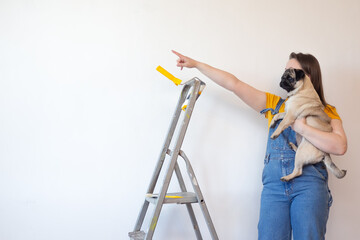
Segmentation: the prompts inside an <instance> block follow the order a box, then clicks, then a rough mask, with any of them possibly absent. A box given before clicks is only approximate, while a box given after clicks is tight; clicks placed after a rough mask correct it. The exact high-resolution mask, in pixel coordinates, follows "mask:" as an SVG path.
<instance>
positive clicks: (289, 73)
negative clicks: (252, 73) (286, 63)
mask: <svg viewBox="0 0 360 240" xmlns="http://www.w3.org/2000/svg"><path fill="white" fill-rule="evenodd" d="M280 87H282V88H283V89H285V90H286V91H287V92H288V100H287V101H286V102H285V112H283V113H278V114H276V115H275V116H274V117H273V119H272V121H271V123H270V127H274V126H275V123H276V121H278V120H280V119H283V120H282V121H281V122H280V124H279V126H278V127H277V129H276V130H275V131H274V133H273V134H272V135H271V138H272V139H275V138H277V137H278V136H279V135H280V134H281V132H282V131H283V130H285V129H286V128H287V127H289V126H291V125H292V124H293V123H294V122H295V120H296V119H300V118H305V119H306V124H308V125H309V126H312V127H314V128H317V129H319V130H321V131H326V132H331V131H332V127H331V125H330V121H331V118H330V117H329V116H328V115H327V114H326V113H325V112H324V105H323V104H322V102H321V100H320V98H319V95H318V94H317V92H316V91H315V89H314V86H313V84H312V82H311V80H310V78H309V77H308V76H307V75H305V73H304V71H303V70H301V69H292V68H291V69H287V70H286V71H285V73H284V74H283V76H282V77H281V82H280ZM296 142H297V146H298V147H296V145H295V144H294V143H289V144H290V146H291V147H292V149H293V150H294V151H295V152H296V155H295V164H294V170H293V172H292V173H291V174H289V175H287V176H285V177H282V178H281V180H282V181H285V182H287V181H290V180H291V179H293V178H295V177H298V176H300V175H301V174H302V167H303V166H304V165H306V164H315V163H318V162H321V161H324V163H325V165H326V166H327V167H328V168H329V169H330V170H331V172H332V173H333V174H334V175H335V176H336V177H337V178H343V177H344V176H345V175H346V170H340V169H339V168H338V167H337V166H336V165H335V164H334V163H333V162H332V160H331V158H330V154H328V153H325V152H323V151H321V150H319V149H318V148H316V147H315V146H314V145H312V144H311V143H310V142H309V141H307V140H306V139H305V138H304V137H302V136H301V135H300V134H296Z"/></svg>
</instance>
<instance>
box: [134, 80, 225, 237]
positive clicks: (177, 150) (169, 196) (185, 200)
mask: <svg viewBox="0 0 360 240" xmlns="http://www.w3.org/2000/svg"><path fill="white" fill-rule="evenodd" d="M183 85H184V87H183V89H182V91H181V94H180V98H179V100H178V103H177V106H176V110H175V113H174V116H173V119H172V122H171V125H170V128H169V130H168V134H167V137H166V140H165V143H164V146H163V148H162V151H161V154H160V157H159V160H158V162H157V165H156V168H155V171H154V173H153V176H152V179H151V182H150V185H149V187H148V190H147V194H146V196H145V200H144V203H143V205H142V208H141V210H140V213H139V216H138V218H137V221H136V224H135V227H134V230H133V232H129V237H130V239H132V240H143V239H146V240H149V239H152V238H153V235H154V231H155V228H156V225H157V222H158V219H159V215H160V212H161V208H162V206H163V204H170V203H176V204H185V205H186V208H187V210H188V213H189V215H190V219H191V222H192V225H193V228H194V230H195V234H196V238H197V239H202V236H201V233H200V229H199V226H198V223H197V220H196V217H195V213H194V210H193V208H192V205H191V204H194V203H198V204H199V206H200V209H201V211H202V213H203V215H204V218H205V221H206V224H207V227H208V229H209V232H210V235H211V238H212V239H213V240H218V239H219V238H218V236H217V234H216V231H215V228H214V225H213V222H212V220H211V218H210V214H209V211H208V208H207V206H206V203H205V200H204V197H203V195H202V193H201V191H200V187H199V184H198V182H197V180H196V177H195V173H194V171H193V169H192V167H191V164H190V161H189V159H188V157H187V156H186V155H185V153H184V151H182V150H181V145H182V143H183V139H184V137H185V133H186V129H187V127H188V124H189V121H190V117H191V114H192V111H193V109H194V105H195V102H196V100H197V99H198V97H199V96H200V94H201V91H202V89H203V88H204V87H205V83H204V82H202V81H201V80H200V79H198V78H193V79H191V80H189V81H188V82H186V83H184V84H183ZM180 116H182V121H180V122H179V118H180ZM178 122H179V124H180V128H179V130H178V134H177V136H176V138H175V139H174V140H175V142H174V144H173V145H172V146H171V149H170V148H169V147H170V143H171V140H172V138H173V135H174V132H175V129H176V127H177V125H178ZM166 155H169V157H170V162H169V165H168V168H167V170H166V172H165V176H164V180H163V183H162V185H161V188H160V192H159V193H158V194H155V193H154V189H155V186H156V182H157V181H158V178H159V175H160V172H161V169H162V167H163V164H164V162H165V157H166ZM178 156H180V157H181V158H182V159H183V160H184V161H185V164H186V170H187V173H188V175H189V178H190V182H191V184H192V186H193V189H194V192H188V191H187V189H186V186H185V182H184V179H183V177H182V174H181V171H180V168H179V165H178V162H177V160H178ZM174 171H175V173H176V176H177V179H178V181H179V184H180V189H181V192H178V193H168V192H167V191H168V187H169V184H170V180H171V177H172V174H173V172H174ZM150 203H152V204H154V205H155V209H154V212H153V214H152V218H151V221H150V225H149V227H148V231H147V233H145V232H144V231H142V230H141V226H142V224H143V221H144V218H145V216H146V212H147V210H148V207H149V204H150Z"/></svg>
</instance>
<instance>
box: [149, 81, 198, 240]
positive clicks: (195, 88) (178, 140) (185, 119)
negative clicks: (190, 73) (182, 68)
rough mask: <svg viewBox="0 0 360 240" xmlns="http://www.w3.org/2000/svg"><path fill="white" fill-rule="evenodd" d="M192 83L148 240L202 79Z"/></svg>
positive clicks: (155, 222)
mask: <svg viewBox="0 0 360 240" xmlns="http://www.w3.org/2000/svg"><path fill="white" fill-rule="evenodd" d="M191 85H193V88H192V93H191V97H190V101H189V106H188V107H187V108H186V110H185V116H184V117H183V121H182V123H181V128H180V131H179V133H178V136H177V137H176V142H175V147H174V150H172V151H171V153H172V155H171V158H170V164H169V166H168V169H167V170H166V176H165V178H164V182H163V185H162V187H161V191H160V193H159V197H158V199H157V203H156V207H155V210H154V213H153V217H152V220H151V223H150V227H149V231H148V233H147V234H146V239H147V240H150V239H152V237H153V234H154V231H155V228H156V224H157V221H158V218H159V215H160V212H161V208H162V205H163V203H164V199H165V195H166V193H167V190H168V188H169V184H170V180H171V177H172V174H173V172H174V168H175V163H176V161H177V158H178V155H179V151H180V148H181V145H182V142H183V140H184V137H185V133H186V130H187V126H188V124H189V121H190V117H191V114H192V110H193V108H194V105H195V101H196V97H197V95H198V94H199V89H200V81H192V82H191ZM191 85H190V84H189V85H185V87H186V86H189V87H190V86H191ZM185 87H184V88H185ZM190 89H191V88H190ZM185 96H186V94H185ZM165 153H166V152H165Z"/></svg>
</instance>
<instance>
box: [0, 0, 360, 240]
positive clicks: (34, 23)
mask: <svg viewBox="0 0 360 240" xmlns="http://www.w3.org/2000/svg"><path fill="white" fill-rule="evenodd" d="M359 24H360V2H359V1H357V0H344V1H335V0H331V1H330V0H326V1H325V0H319V1H312V0H302V1H297V0H290V1H289V0H286V1H285V0H279V1H267V0H256V1H254V0H241V1H238V0H237V1H235V0H221V1H219V0H218V1H215V0H201V1H197V0H192V1H190V0H183V1H165V0H153V1H145V0H142V1H130V0H129V1H124V0H117V1H116V0H101V1H100V0H93V1H85V0H66V1H54V0H53V1H49V0H43V1H41V0H33V1H31V0H22V1H21V0H1V1H0V239H1V240H49V239H51V240H58V239H59V240H60V239H61V240H63V239H68V240H75V239H76V240H78V239H86V240H97V239H109V240H112V239H114V240H115V239H127V233H128V232H129V231H131V230H132V229H133V227H134V224H135V221H136V218H137V215H138V212H139V210H140V207H141V204H142V202H143V197H144V194H145V193H146V189H147V187H148V184H149V181H150V177H151V175H152V172H153V169H154V167H155V163H156V161H157V158H158V155H159V153H160V150H161V146H162V144H163V141H164V139H165V135H166V132H167V129H168V126H169V124H170V120H171V117H172V114H173V111H174V107H175V104H176V102H177V99H178V95H179V93H180V90H181V89H180V87H176V86H175V85H173V84H172V83H171V82H170V81H169V80H167V79H166V78H164V77H163V76H162V75H160V74H159V73H158V72H157V71H156V70H155V68H156V67H157V66H158V65H162V66H163V67H164V68H165V69H167V70H168V71H170V72H171V73H173V74H174V75H175V76H177V77H179V78H181V79H183V80H188V79H190V78H192V77H194V76H197V77H199V78H201V79H202V80H203V81H205V82H206V83H207V87H206V88H205V91H204V93H203V94H202V96H201V97H200V98H199V100H198V102H197V104H196V106H195V111H194V113H193V117H192V119H191V122H190V126H189V128H188V133H187V135H186V138H185V141H184V144H183V147H182V149H183V150H184V151H185V152H186V153H187V155H188V157H189V158H190V160H191V162H192V164H193V167H194V170H195V172H196V174H197V177H198V181H199V183H200V187H201V188H202V190H203V194H204V197H205V200H206V202H207V204H208V207H209V211H210V214H211V216H212V219H213V221H214V224H215V227H216V230H217V232H218V235H219V237H220V239H229V240H233V239H240V240H250V239H256V238H257V221H258V215H259V202H260V193H261V188H262V184H261V173H262V167H263V157H264V153H265V147H266V138H267V121H266V119H264V118H263V117H262V116H261V115H260V114H259V113H257V112H254V111H253V110H252V109H250V108H249V107H248V106H246V105H245V104H244V103H243V102H241V101H240V100H239V99H237V98H236V96H235V95H233V94H231V93H230V92H228V91H226V90H224V89H222V88H220V87H219V86H217V85H216V84H214V83H213V82H211V81H210V80H209V79H207V78H206V77H204V76H203V75H201V74H200V73H199V72H197V71H196V70H194V69H185V70H183V71H180V70H179V69H177V68H176V66H175V64H176V59H177V58H176V56H175V55H173V54H172V53H171V52H170V50H171V49H175V50H178V51H179V52H181V53H184V54H186V55H189V56H191V57H193V58H196V59H198V60H200V61H203V62H206V63H209V64H211V65H213V66H215V67H218V68H221V69H224V70H227V71H229V72H231V73H233V74H234V75H236V76H237V77H239V78H240V79H242V80H244V81H245V82H247V83H249V84H251V85H253V86H254V87H257V88H259V89H261V90H264V91H269V92H273V93H276V94H279V95H281V96H285V92H284V91H283V90H281V89H280V87H279V86H278V83H279V80H280V76H281V75H282V73H283V70H284V68H285V64H286V61H287V59H288V55H289V54H290V52H292V51H296V52H298V51H301V52H305V53H312V54H314V55H315V56H316V57H317V58H318V60H319V61H320V64H321V67H322V71H323V81H324V82H323V83H324V89H325V96H326V98H327V100H328V102H329V103H331V104H333V105H335V106H336V107H337V109H338V112H339V114H340V115H341V117H342V119H343V125H344V128H345V131H346V133H347V136H348V151H347V153H346V154H345V155H344V156H341V157H338V156H333V160H334V161H335V162H336V163H337V164H338V166H339V167H341V168H343V169H347V170H348V175H347V176H346V177H345V178H344V179H342V180H338V179H336V178H335V177H334V176H332V175H331V176H330V179H329V185H330V187H331V190H332V194H333V197H334V204H333V206H332V207H331V212H330V218H329V221H328V231H327V239H329V240H338V239H344V240H352V239H357V238H358V237H357V236H358V227H359V220H358V219H359V215H360V210H359V200H360V199H359V196H360V195H359V185H358V176H359V173H360V170H359V166H360V165H359V161H358V159H359V156H358V155H359V150H358V149H359V148H358V147H359V144H358V136H359V135H360V128H359V125H358V118H360V115H359V111H358V105H359V91H360V84H359V76H360V60H359V56H360V46H359V43H360V30H359V29H360V28H359ZM173 180H175V179H173ZM177 189H178V187H177V183H176V181H174V182H173V183H172V184H171V186H170V190H177ZM195 210H196V212H197V213H200V211H199V209H198V208H195ZM151 212H152V208H150V210H149V213H151ZM198 216H199V222H200V225H201V228H202V230H203V233H204V238H205V239H209V235H208V233H207V229H206V225H205V224H204V221H203V220H202V219H203V218H202V215H201V214H199V215H198ZM147 226H148V220H146V221H145V224H144V227H145V228H146V227H147ZM154 239H179V240H180V239H195V234H194V233H193V230H192V227H191V224H190V220H189V217H188V216H187V212H186V208H185V206H176V205H175V206H173V205H172V206H164V208H163V210H162V213H161V215H160V219H159V223H158V226H157V228H156V231H155V236H154Z"/></svg>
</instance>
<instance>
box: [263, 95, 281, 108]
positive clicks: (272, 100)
mask: <svg viewBox="0 0 360 240" xmlns="http://www.w3.org/2000/svg"><path fill="white" fill-rule="evenodd" d="M280 99H281V97H279V96H277V95H275V94H272V93H269V92H267V93H266V108H275V107H276V105H277V104H278V102H279V100H280Z"/></svg>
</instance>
